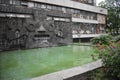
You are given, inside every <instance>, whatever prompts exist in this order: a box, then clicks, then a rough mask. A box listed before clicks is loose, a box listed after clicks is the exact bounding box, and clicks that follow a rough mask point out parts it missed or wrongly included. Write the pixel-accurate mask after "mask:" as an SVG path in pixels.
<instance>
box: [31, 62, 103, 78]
mask: <svg viewBox="0 0 120 80" xmlns="http://www.w3.org/2000/svg"><path fill="white" fill-rule="evenodd" d="M100 67H102V62H101V60H98V61H95V62H92V63H89V64H85V65H82V66H79V67H74V68H71V69H67V70H62V71H58V72H54V73H51V74H47V75H43V76H40V77H36V78H33V79H31V80H64V79H67V78H70V77H73V76H76V75H80V74H83V73H86V72H88V71H92V70H94V69H97V68H100Z"/></svg>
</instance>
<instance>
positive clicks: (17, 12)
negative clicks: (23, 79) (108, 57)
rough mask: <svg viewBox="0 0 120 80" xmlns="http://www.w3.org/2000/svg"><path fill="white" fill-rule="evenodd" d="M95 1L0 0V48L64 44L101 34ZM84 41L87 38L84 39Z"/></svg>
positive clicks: (102, 28)
mask: <svg viewBox="0 0 120 80" xmlns="http://www.w3.org/2000/svg"><path fill="white" fill-rule="evenodd" d="M95 4H96V0H0V50H9V49H16V48H35V47H46V46H56V45H67V44H70V43H72V38H73V40H74V41H76V40H78V39H82V38H83V39H86V38H92V37H95V36H98V35H100V34H103V33H105V24H106V20H105V19H106V18H105V16H106V14H107V10H106V9H103V8H98V7H96V6H95ZM87 40H88V39H87Z"/></svg>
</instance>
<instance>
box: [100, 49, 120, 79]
mask: <svg viewBox="0 0 120 80" xmlns="http://www.w3.org/2000/svg"><path fill="white" fill-rule="evenodd" d="M102 61H103V65H104V66H105V67H106V74H107V75H108V76H113V77H115V78H117V79H120V47H114V48H108V49H107V50H106V51H105V54H103V55H102Z"/></svg>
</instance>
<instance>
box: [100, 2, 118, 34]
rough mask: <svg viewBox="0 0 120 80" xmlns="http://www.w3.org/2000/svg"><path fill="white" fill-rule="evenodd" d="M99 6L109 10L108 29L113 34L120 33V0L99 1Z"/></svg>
mask: <svg viewBox="0 0 120 80" xmlns="http://www.w3.org/2000/svg"><path fill="white" fill-rule="evenodd" d="M99 6H100V7H102V8H106V9H107V10H108V14H107V28H106V29H107V30H108V31H109V32H110V33H111V34H119V28H120V17H119V11H120V2H119V0H105V1H102V2H101V3H99Z"/></svg>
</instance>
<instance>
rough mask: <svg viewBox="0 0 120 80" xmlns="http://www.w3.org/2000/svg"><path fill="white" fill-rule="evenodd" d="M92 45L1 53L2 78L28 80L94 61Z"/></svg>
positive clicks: (0, 73) (6, 79) (0, 69)
mask: <svg viewBox="0 0 120 80" xmlns="http://www.w3.org/2000/svg"><path fill="white" fill-rule="evenodd" d="M93 53H94V52H93V48H92V47H90V46H77V45H75V46H62V47H51V48H39V49H30V50H18V51H8V52H1V53H0V80H27V79H30V78H33V77H37V76H41V75H44V74H48V73H51V72H55V71H59V70H64V69H68V68H72V67H75V66H80V65H83V64H86V63H89V62H92V61H93V60H92V58H91V54H93Z"/></svg>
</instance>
